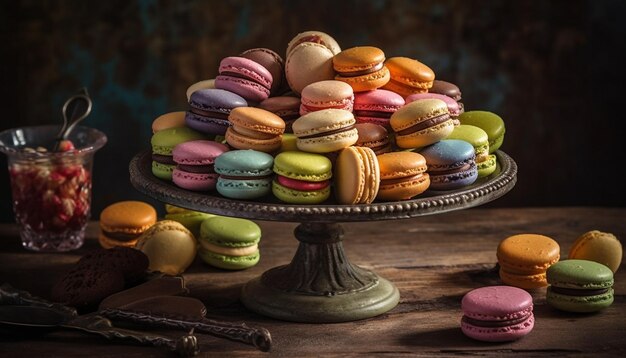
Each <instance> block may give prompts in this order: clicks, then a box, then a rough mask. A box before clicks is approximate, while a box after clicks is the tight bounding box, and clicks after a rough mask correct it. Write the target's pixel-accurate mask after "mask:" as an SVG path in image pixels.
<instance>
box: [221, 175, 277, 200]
mask: <svg viewBox="0 0 626 358" xmlns="http://www.w3.org/2000/svg"><path fill="white" fill-rule="evenodd" d="M271 183H272V179H271V178H265V179H255V178H253V177H250V179H225V178H218V179H217V185H216V189H217V192H218V193H220V194H221V195H223V196H225V197H227V198H231V199H239V200H253V199H258V198H262V197H264V196H266V195H268V194H269V193H270V191H271Z"/></svg>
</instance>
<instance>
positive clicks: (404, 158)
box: [376, 152, 427, 179]
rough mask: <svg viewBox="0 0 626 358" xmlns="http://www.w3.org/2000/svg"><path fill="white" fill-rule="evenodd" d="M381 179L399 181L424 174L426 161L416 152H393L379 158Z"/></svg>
mask: <svg viewBox="0 0 626 358" xmlns="http://www.w3.org/2000/svg"><path fill="white" fill-rule="evenodd" d="M376 159H377V160H378V165H379V167H380V178H381V179H398V178H404V177H409V176H414V175H417V174H421V173H424V172H425V171H426V169H427V167H426V159H425V158H424V156H423V155H421V154H419V153H415V152H391V153H385V154H382V155H379V156H377V158H376Z"/></svg>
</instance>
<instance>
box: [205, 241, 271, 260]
mask: <svg viewBox="0 0 626 358" xmlns="http://www.w3.org/2000/svg"><path fill="white" fill-rule="evenodd" d="M199 241H200V246H201V247H202V248H203V249H204V250H207V251H210V252H214V253H216V254H220V255H227V256H248V255H252V254H254V253H255V252H257V251H258V250H259V245H258V244H256V243H255V244H252V245H250V246H244V247H225V246H218V245H214V244H212V243H210V242H208V241H207V240H199Z"/></svg>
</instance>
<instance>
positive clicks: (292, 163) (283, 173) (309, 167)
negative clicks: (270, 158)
mask: <svg viewBox="0 0 626 358" xmlns="http://www.w3.org/2000/svg"><path fill="white" fill-rule="evenodd" d="M274 173H276V175H277V176H276V178H275V179H274V181H273V183H272V193H273V194H274V196H276V197H277V198H278V199H279V200H281V201H284V202H286V203H290V204H319V203H321V202H323V201H325V200H326V199H328V197H329V196H330V185H329V182H328V180H329V179H330V178H331V177H332V163H331V161H330V159H328V158H327V157H325V156H324V155H321V154H315V153H307V152H299V151H287V152H282V153H280V154H278V155H277V156H276V158H274Z"/></svg>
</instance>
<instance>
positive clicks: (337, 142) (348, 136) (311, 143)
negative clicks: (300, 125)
mask: <svg viewBox="0 0 626 358" xmlns="http://www.w3.org/2000/svg"><path fill="white" fill-rule="evenodd" d="M358 139H359V133H358V132H357V130H356V129H355V128H353V129H350V130H348V131H345V132H341V133H336V134H331V135H326V136H323V137H317V138H310V139H301V138H298V139H297V141H296V145H297V146H298V149H299V150H301V151H304V152H311V153H331V152H336V151H338V150H341V149H343V148H346V147H349V146H351V145H353V144H354V143H356V141H357V140H358Z"/></svg>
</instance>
